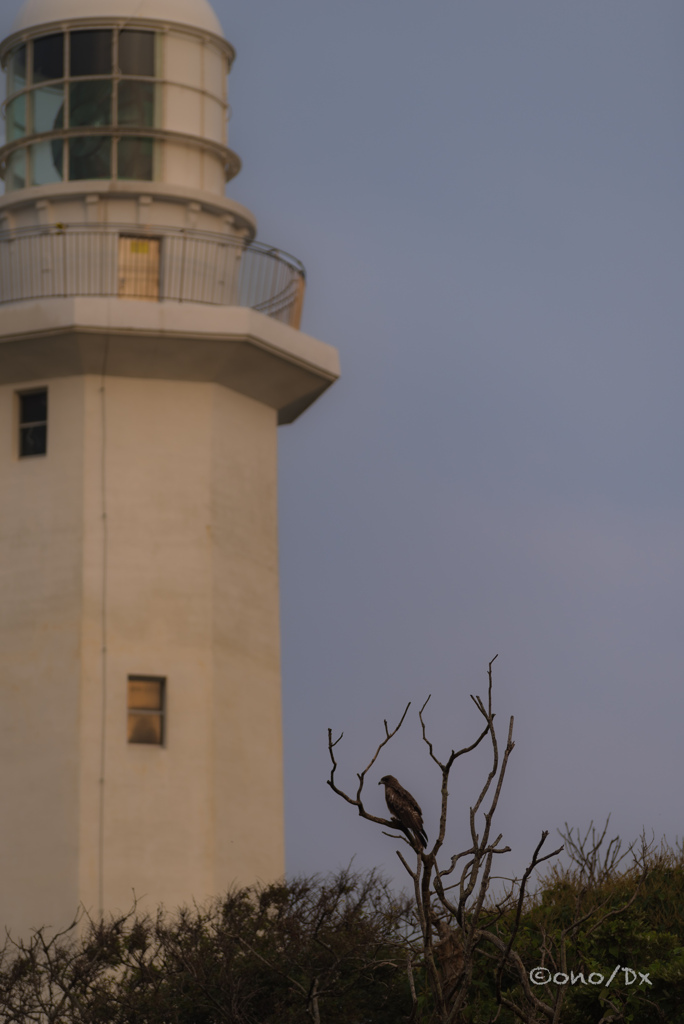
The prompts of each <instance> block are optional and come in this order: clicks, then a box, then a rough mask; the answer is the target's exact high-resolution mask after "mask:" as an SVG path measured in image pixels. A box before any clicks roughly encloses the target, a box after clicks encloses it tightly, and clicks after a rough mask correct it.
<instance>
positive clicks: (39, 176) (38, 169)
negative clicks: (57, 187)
mask: <svg viewBox="0 0 684 1024" xmlns="http://www.w3.org/2000/svg"><path fill="white" fill-rule="evenodd" d="M63 148H64V143H63V142H62V140H61V139H44V140H43V142H36V143H34V144H33V145H32V146H31V184H32V185H52V184H53V183H54V182H56V181H61V180H62V151H63Z"/></svg>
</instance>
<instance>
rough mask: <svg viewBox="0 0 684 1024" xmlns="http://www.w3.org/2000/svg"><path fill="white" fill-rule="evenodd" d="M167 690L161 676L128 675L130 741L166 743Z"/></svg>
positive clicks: (159, 744)
mask: <svg viewBox="0 0 684 1024" xmlns="http://www.w3.org/2000/svg"><path fill="white" fill-rule="evenodd" d="M165 690H166V680H165V679H163V678H161V677H159V676H129V677H128V742H129V743H154V744H157V745H158V746H161V745H162V744H163V743H164V703H165V696H166V694H165Z"/></svg>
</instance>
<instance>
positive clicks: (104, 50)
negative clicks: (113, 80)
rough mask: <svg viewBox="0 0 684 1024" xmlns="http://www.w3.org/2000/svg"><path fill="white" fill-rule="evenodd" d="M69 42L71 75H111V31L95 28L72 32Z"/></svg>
mask: <svg viewBox="0 0 684 1024" xmlns="http://www.w3.org/2000/svg"><path fill="white" fill-rule="evenodd" d="M69 42H70V46H71V61H70V64H71V74H72V75H76V76H80V75H111V73H112V70H113V69H112V31H111V29H101V28H96V29H86V30H85V31H82V32H72V33H71V38H70V40H69Z"/></svg>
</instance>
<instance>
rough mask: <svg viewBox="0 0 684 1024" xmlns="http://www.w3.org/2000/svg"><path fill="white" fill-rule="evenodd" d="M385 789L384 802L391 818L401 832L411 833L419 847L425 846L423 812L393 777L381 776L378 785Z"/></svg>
mask: <svg viewBox="0 0 684 1024" xmlns="http://www.w3.org/2000/svg"><path fill="white" fill-rule="evenodd" d="M378 785H379V786H384V787H385V800H386V801H387V806H388V808H389V812H390V814H391V815H392V817H393V818H394V819H395V820H396V821H397V822H398V823H399V825H400V826H401V828H402V830H403V831H404V832H407V833H409V834H410V833H413V834H414V835H415V837H416V839H417V840H418V842H419V843H420V845H421V846H427V836H426V834H425V830H424V828H423V812H422V811H421V809H420V807H419V806H418V801H417V800H415V799H414V798H413V797H412V796H411V794H410V793H409V792H408V790H406V789H404V787H403V786H402V785H400V784H399V783H398V782H397V780H396V779H395V778H394V776H393V775H383V777H382V778H381V779H380V782H379V783H378Z"/></svg>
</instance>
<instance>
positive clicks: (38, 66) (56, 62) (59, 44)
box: [33, 32, 64, 85]
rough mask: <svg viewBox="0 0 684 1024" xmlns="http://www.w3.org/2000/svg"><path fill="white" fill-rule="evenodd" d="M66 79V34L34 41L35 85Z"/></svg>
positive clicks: (59, 33) (43, 37) (60, 33)
mask: <svg viewBox="0 0 684 1024" xmlns="http://www.w3.org/2000/svg"><path fill="white" fill-rule="evenodd" d="M52 78H64V34H63V33H62V32H57V33H54V34H53V35H50V36H41V37H40V38H39V39H34V40H33V83H34V85H36V84H37V83H38V82H47V81H48V80H49V79H52Z"/></svg>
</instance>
